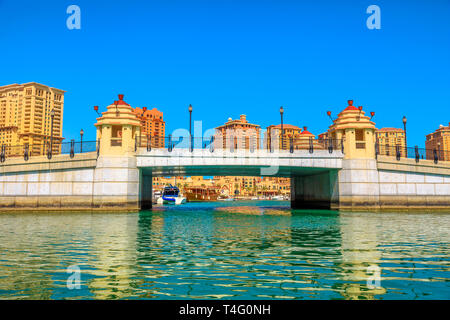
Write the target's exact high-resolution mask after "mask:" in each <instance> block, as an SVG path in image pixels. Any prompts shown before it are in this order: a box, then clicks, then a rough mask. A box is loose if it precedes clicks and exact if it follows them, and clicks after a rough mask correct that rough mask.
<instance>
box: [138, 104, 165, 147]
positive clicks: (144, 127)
mask: <svg viewBox="0 0 450 320" xmlns="http://www.w3.org/2000/svg"><path fill="white" fill-rule="evenodd" d="M134 112H135V113H136V115H137V116H138V118H139V119H140V121H141V135H142V137H143V139H147V137H148V136H150V137H151V141H152V147H161V148H162V147H164V136H165V132H166V123H165V122H164V120H163V113H162V111H159V110H158V109H156V108H153V109H151V110H148V109H147V108H145V107H144V108H142V109H141V108H136V109H134Z"/></svg>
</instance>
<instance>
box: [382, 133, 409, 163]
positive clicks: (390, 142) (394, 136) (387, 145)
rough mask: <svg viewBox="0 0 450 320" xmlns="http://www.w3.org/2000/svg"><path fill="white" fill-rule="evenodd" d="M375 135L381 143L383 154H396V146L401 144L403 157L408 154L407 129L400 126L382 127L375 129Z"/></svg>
mask: <svg viewBox="0 0 450 320" xmlns="http://www.w3.org/2000/svg"><path fill="white" fill-rule="evenodd" d="M375 136H376V139H377V141H378V145H379V152H380V154H382V155H389V154H390V155H395V150H396V146H399V149H400V154H401V156H402V157H404V156H405V155H406V149H405V148H406V139H405V131H404V130H403V129H398V128H381V129H378V130H377V131H375Z"/></svg>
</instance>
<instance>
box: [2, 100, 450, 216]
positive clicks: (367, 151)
mask: <svg viewBox="0 0 450 320" xmlns="http://www.w3.org/2000/svg"><path fill="white" fill-rule="evenodd" d="M121 101H122V100H121ZM119 102H120V101H119ZM97 120H98V122H97V123H96V127H97V138H98V141H99V152H88V153H81V154H75V156H74V157H73V158H71V157H70V156H69V155H57V156H54V157H52V158H51V159H50V160H49V159H48V158H47V157H44V156H41V157H31V158H29V159H28V160H27V161H25V159H23V158H7V159H6V161H4V162H1V163H0V210H1V211H5V210H27V211H28V210H70V211H74V210H107V211H110V210H131V211H136V210H140V209H145V208H149V207H151V205H152V202H151V199H152V177H155V176H162V175H205V176H206V175H246V176H276V177H290V178H291V205H292V208H306V209H337V210H353V211H361V210H370V211H376V210H447V211H448V210H450V162H439V163H435V162H434V161H430V160H420V161H419V162H416V160H414V159H407V158H400V159H398V160H397V159H396V157H389V156H379V155H378V156H377V155H376V152H375V134H374V133H375V124H374V123H373V122H372V121H371V118H369V117H366V116H365V115H364V112H363V111H361V110H359V109H357V108H354V107H352V106H351V105H349V106H348V107H347V108H346V109H344V110H343V111H342V112H341V113H340V114H339V115H338V118H337V119H336V120H334V121H333V125H331V126H330V128H329V130H328V135H329V136H330V138H332V139H336V140H339V141H342V145H343V148H342V149H339V150H336V149H334V150H330V151H331V152H330V151H329V150H314V151H313V152H312V153H310V152H309V151H308V150H278V151H274V152H270V151H268V150H264V149H256V150H247V149H237V150H234V152H231V151H230V150H225V149H217V150H214V152H211V151H210V150H208V149H194V150H193V151H192V152H191V151H190V150H188V149H176V148H175V149H173V150H172V151H169V150H167V149H164V148H156V149H155V148H154V149H152V150H151V151H147V150H146V149H145V148H140V147H138V144H137V140H138V137H139V136H140V122H139V120H138V119H137V117H136V115H135V114H134V113H133V109H132V108H131V107H130V106H129V105H128V104H126V103H125V102H123V101H122V103H116V104H113V105H110V106H108V108H107V111H106V112H103V114H102V116H101V117H100V118H98V119H97ZM117 132H121V134H120V135H116V134H117ZM252 151H253V152H252Z"/></svg>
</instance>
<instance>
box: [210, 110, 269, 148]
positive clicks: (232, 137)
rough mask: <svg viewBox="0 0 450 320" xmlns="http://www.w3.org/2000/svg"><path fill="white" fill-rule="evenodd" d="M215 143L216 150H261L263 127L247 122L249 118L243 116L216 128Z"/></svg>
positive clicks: (229, 119) (229, 120)
mask: <svg viewBox="0 0 450 320" xmlns="http://www.w3.org/2000/svg"><path fill="white" fill-rule="evenodd" d="M215 130H216V133H215V135H214V137H215V139H214V143H215V146H216V148H219V149H222V148H223V149H226V148H228V149H229V148H233V149H251V148H253V149H260V148H261V142H260V137H261V126H260V125H258V124H252V123H249V122H248V121H247V116H246V115H245V114H241V115H240V117H239V119H236V120H233V119H231V118H228V121H227V122H226V123H225V124H224V125H221V126H219V127H216V128H215Z"/></svg>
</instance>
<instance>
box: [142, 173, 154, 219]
mask: <svg viewBox="0 0 450 320" xmlns="http://www.w3.org/2000/svg"><path fill="white" fill-rule="evenodd" d="M139 175H140V181H141V184H140V196H139V202H140V208H141V209H142V210H146V209H151V208H152V194H153V180H152V178H153V177H152V175H150V174H148V173H144V172H142V170H141V171H140V174H139Z"/></svg>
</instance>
